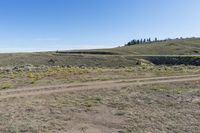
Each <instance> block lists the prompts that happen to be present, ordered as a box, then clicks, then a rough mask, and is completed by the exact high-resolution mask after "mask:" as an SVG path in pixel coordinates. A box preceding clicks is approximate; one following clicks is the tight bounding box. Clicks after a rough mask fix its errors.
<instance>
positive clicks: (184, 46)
mask: <svg viewBox="0 0 200 133" xmlns="http://www.w3.org/2000/svg"><path fill="white" fill-rule="evenodd" d="M194 54H195V55H200V39H197V38H196V39H195V38H193V39H182V40H171V41H166V42H155V43H151V44H140V45H133V46H124V47H117V48H112V49H94V50H74V51H57V52H38V53H16V54H12V53H11V54H0V67H1V66H10V65H12V66H16V65H24V64H33V65H35V66H40V65H59V66H61V65H63V66H90V67H127V66H133V65H136V64H138V62H139V63H140V60H141V59H146V60H149V61H151V62H153V63H155V64H159V63H160V62H161V60H162V63H161V64H170V62H172V64H176V63H178V64H193V65H194V64H197V65H200V58H199V57H186V58H185V57H169V56H168V57H160V56H161V55H194ZM141 55H143V56H141ZM144 55H154V56H152V57H149V56H148V57H144ZM155 55H157V57H155ZM140 56H141V57H140Z"/></svg>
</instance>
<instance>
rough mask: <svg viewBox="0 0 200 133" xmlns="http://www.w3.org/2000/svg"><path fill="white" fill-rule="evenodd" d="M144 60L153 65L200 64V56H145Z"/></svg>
mask: <svg viewBox="0 0 200 133" xmlns="http://www.w3.org/2000/svg"><path fill="white" fill-rule="evenodd" d="M145 59H146V60H148V61H150V62H152V63H153V64H155V65H195V66H200V57H169V56H157V57H145Z"/></svg>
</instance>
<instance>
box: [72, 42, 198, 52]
mask: <svg viewBox="0 0 200 133" xmlns="http://www.w3.org/2000/svg"><path fill="white" fill-rule="evenodd" d="M71 52H72V53H73V52H76V53H78V52H82V53H83V52H85V53H87V52H88V53H95V52H96V53H103V52H104V53H108V54H120V55H141V54H142V55H192V54H200V38H189V39H181V40H180V39H175V40H168V41H165V42H153V43H150V44H138V45H132V46H124V47H117V48H112V49H96V50H83V51H71Z"/></svg>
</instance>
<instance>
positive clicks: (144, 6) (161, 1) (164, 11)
mask: <svg viewBox="0 0 200 133" xmlns="http://www.w3.org/2000/svg"><path fill="white" fill-rule="evenodd" d="M199 6H200V0H0V52H26V51H48V50H68V49H90V48H110V47H117V46H122V45H124V44H125V43H127V42H128V41H130V40H132V39H139V38H149V37H151V38H155V37H158V38H159V39H165V38H176V37H194V36H195V37H200V15H199V14H200V8H199Z"/></svg>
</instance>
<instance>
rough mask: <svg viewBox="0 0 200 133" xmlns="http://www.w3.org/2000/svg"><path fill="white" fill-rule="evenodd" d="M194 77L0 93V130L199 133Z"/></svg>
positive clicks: (199, 98) (198, 79) (198, 89)
mask: <svg viewBox="0 0 200 133" xmlns="http://www.w3.org/2000/svg"><path fill="white" fill-rule="evenodd" d="M199 110H200V75H184V76H169V77H154V78H140V79H122V80H110V81H95V82H86V83H72V84H65V85H56V86H43V87H35V88H34V87H33V88H19V89H10V90H1V91H0V132H3V133H10V132H11V133H15V132H35V133H37V132H42V133H43V132H47V133H49V132H50V133H54V132H58V133H129V132H136V133H138V132H139V133H140V132H141V133H142V132H147V133H155V132H156V133H157V132H158V133H163V132H166V133H168V132H169V133H170V132H194V133H197V132H198V131H200V128H199V127H200V126H199V125H200V111H199Z"/></svg>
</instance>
